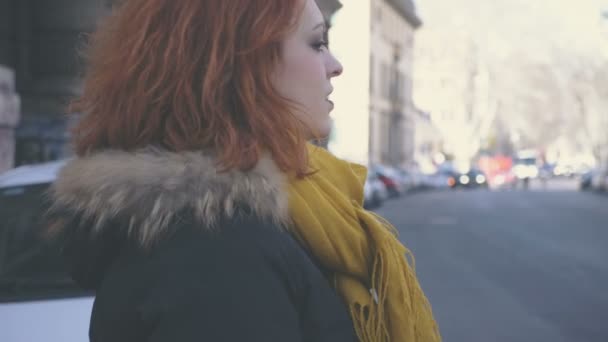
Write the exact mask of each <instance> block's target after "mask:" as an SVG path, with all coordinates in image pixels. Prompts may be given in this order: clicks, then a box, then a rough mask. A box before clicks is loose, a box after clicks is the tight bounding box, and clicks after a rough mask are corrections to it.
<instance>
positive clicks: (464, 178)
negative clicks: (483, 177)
mask: <svg viewBox="0 0 608 342" xmlns="http://www.w3.org/2000/svg"><path fill="white" fill-rule="evenodd" d="M470 181H471V179H470V178H469V176H467V175H462V176H460V183H462V184H469V182H470Z"/></svg>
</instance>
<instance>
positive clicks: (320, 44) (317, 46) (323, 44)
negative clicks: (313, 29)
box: [312, 40, 327, 51]
mask: <svg viewBox="0 0 608 342" xmlns="http://www.w3.org/2000/svg"><path fill="white" fill-rule="evenodd" d="M312 47H313V48H314V49H315V50H317V51H323V49H327V42H326V41H324V40H320V41H318V42H316V43H314V44H312Z"/></svg>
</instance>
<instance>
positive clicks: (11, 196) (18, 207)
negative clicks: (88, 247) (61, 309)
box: [0, 184, 84, 302]
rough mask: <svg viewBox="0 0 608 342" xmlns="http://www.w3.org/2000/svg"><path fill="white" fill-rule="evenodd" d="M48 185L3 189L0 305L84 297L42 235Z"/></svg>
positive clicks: (0, 194)
mask: <svg viewBox="0 0 608 342" xmlns="http://www.w3.org/2000/svg"><path fill="white" fill-rule="evenodd" d="M47 188H48V184H47V185H28V186H20V187H12V188H4V189H0V302H6V301H22V300H34V299H44V298H57V297H67V296H72V295H75V294H79V293H80V294H83V293H84V291H82V290H79V289H78V287H77V285H76V284H75V283H74V282H73V281H72V279H71V277H70V276H69V275H68V272H67V267H66V265H65V263H64V262H63V259H62V257H61V256H60V253H59V248H57V246H53V245H51V244H50V243H49V242H48V241H47V239H45V238H44V237H43V236H42V229H43V227H44V223H43V216H44V213H45V211H46V209H47V208H48V207H47V205H48V202H47V201H46V200H45V195H44V194H45V191H46V189H47Z"/></svg>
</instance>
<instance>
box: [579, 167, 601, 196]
mask: <svg viewBox="0 0 608 342" xmlns="http://www.w3.org/2000/svg"><path fill="white" fill-rule="evenodd" d="M597 173H598V170H597V169H592V170H589V171H587V172H585V173H583V174H582V175H581V177H580V178H579V182H578V188H579V189H580V190H583V191H584V190H591V188H592V182H593V178H594V177H595V176H596V174H597Z"/></svg>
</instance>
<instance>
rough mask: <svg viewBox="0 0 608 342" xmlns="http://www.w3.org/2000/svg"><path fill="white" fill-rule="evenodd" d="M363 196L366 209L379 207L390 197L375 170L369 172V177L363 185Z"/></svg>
mask: <svg viewBox="0 0 608 342" xmlns="http://www.w3.org/2000/svg"><path fill="white" fill-rule="evenodd" d="M363 196H364V201H363V207H364V208H366V209H375V208H378V207H380V206H381V205H382V203H383V202H384V201H385V200H386V199H387V198H388V192H387V190H386V186H385V185H384V183H383V182H382V181H381V180H380V178H379V177H378V174H377V173H376V172H374V171H373V170H369V171H368V173H367V179H366V180H365V186H364V187H363Z"/></svg>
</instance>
